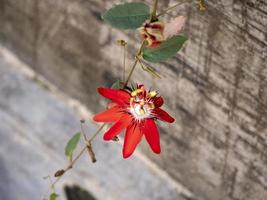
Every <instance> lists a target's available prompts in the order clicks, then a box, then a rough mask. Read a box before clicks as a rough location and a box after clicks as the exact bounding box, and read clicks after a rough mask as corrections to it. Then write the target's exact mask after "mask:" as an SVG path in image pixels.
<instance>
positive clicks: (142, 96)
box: [130, 89, 157, 120]
mask: <svg viewBox="0 0 267 200" xmlns="http://www.w3.org/2000/svg"><path fill="white" fill-rule="evenodd" d="M156 95H157V94H156V92H155V91H153V92H149V93H148V94H147V95H146V91H144V90H143V89H137V90H134V91H133V92H132V93H131V96H132V97H131V99H130V112H131V114H132V115H133V117H134V118H135V119H136V120H142V119H145V118H149V117H151V116H152V110H153V109H154V104H153V102H152V101H151V99H153V98H154V97H155V96H156Z"/></svg>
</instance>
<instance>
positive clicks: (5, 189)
mask: <svg viewBox="0 0 267 200" xmlns="http://www.w3.org/2000/svg"><path fill="white" fill-rule="evenodd" d="M3 160H4V159H2V157H0V177H1V182H0V199H12V196H11V194H12V192H11V191H12V188H11V187H10V185H9V181H8V180H9V173H8V170H7V169H6V166H5V164H4V162H3Z"/></svg>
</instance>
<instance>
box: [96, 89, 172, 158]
mask: <svg viewBox="0 0 267 200" xmlns="http://www.w3.org/2000/svg"><path fill="white" fill-rule="evenodd" d="M98 92H99V93H100V94H101V95H102V96H104V97H106V98H107V99H110V100H111V101H112V102H111V103H110V104H109V106H108V109H107V110H106V111H104V112H101V113H98V114H96V115H95V116H94V117H93V119H94V121H97V122H111V123H114V124H113V125H112V126H111V127H110V128H109V130H108V131H106V132H105V134H104V136H103V138H104V140H112V139H113V138H114V137H115V136H117V135H118V134H119V133H121V132H122V131H123V130H124V129H126V133H125V137H124V144H123V150H122V153H123V157H124V158H128V157H129V156H131V155H132V153H133V152H134V150H135V148H136V146H137V145H138V144H139V142H140V141H141V138H142V136H143V135H144V136H145V138H146V140H147V142H148V144H149V145H150V147H151V149H152V150H153V152H154V153H157V154H159V153H160V152H161V148H160V136H159V131H158V128H157V125H156V122H155V121H156V120H157V119H159V120H162V121H165V122H169V123H172V122H174V119H173V118H172V117H171V116H170V115H169V114H168V113H167V112H165V111H164V110H162V109H161V108H160V107H161V106H162V105H163V98H162V97H160V96H158V94H157V92H156V91H147V90H146V89H145V87H144V86H143V85H137V87H136V88H135V89H131V90H129V91H128V90H122V89H111V88H98Z"/></svg>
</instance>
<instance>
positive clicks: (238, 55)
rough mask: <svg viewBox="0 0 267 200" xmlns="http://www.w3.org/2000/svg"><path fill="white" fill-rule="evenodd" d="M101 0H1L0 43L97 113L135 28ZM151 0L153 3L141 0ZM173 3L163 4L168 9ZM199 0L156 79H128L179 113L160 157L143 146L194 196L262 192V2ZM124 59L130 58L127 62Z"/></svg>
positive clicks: (265, 8)
mask: <svg viewBox="0 0 267 200" xmlns="http://www.w3.org/2000/svg"><path fill="white" fill-rule="evenodd" d="M118 2H124V1H117V0H116V1H107V0H78V1H74V0H57V1H55V0H45V1H38V0H24V1H16V0H0V27H1V28H0V43H1V44H2V45H4V46H5V47H6V48H8V49H9V50H11V51H12V52H14V53H15V54H16V55H17V56H18V57H19V58H20V59H22V60H23V61H24V62H25V63H27V64H28V65H29V66H30V67H32V68H33V69H34V70H35V71H36V72H38V73H40V74H41V75H43V76H44V77H45V78H46V79H47V80H49V81H50V82H51V83H53V84H54V85H56V86H57V87H58V88H59V89H60V90H62V91H64V92H65V93H66V94H68V95H70V96H71V97H74V98H76V99H78V100H79V101H81V102H82V103H84V104H85V105H86V106H87V107H88V108H89V109H90V110H92V111H93V112H97V111H100V110H102V109H103V108H104V103H103V100H102V99H101V98H100V97H99V95H97V94H96V88H97V87H99V86H110V85H111V84H112V82H114V81H115V80H116V79H117V78H119V77H120V76H121V71H122V65H121V63H122V58H121V56H120V55H122V51H121V48H119V47H118V46H117V45H116V42H115V41H116V40H117V39H125V40H126V41H127V42H128V44H129V45H128V52H129V53H128V58H129V59H132V58H133V55H134V52H135V49H136V48H137V46H138V45H139V44H140V38H139V36H138V34H136V33H134V32H132V31H131V32H130V31H126V32H122V31H119V30H114V29H112V28H111V27H109V26H108V25H105V24H104V23H103V22H102V20H101V13H103V12H104V11H105V10H106V9H108V8H110V7H111V6H112V5H114V3H118ZM146 2H147V3H148V4H152V1H146ZM175 2H177V1H171V0H165V1H159V4H160V5H159V6H160V8H166V7H167V6H169V5H172V4H174V3H175ZM196 2H197V1H193V2H192V3H185V4H183V5H182V6H180V7H178V8H177V9H176V10H175V11H174V12H172V13H171V15H167V16H166V17H164V18H163V20H169V18H170V17H171V16H175V15H177V14H182V15H185V16H186V17H187V23H186V27H185V30H184V34H185V35H187V36H188V37H189V41H188V42H187V44H186V45H185V47H184V48H183V50H182V51H181V52H180V53H179V55H177V56H176V57H175V58H173V59H170V60H169V61H168V62H166V63H160V64H157V65H154V67H155V68H156V69H157V70H158V71H159V72H160V74H161V75H162V79H161V80H160V81H158V80H157V79H153V78H152V77H150V76H149V74H146V73H144V72H143V71H142V70H141V69H137V70H136V72H135V73H134V76H133V80H136V81H138V82H143V83H145V84H146V85H148V86H151V87H153V88H156V89H158V90H159V91H160V94H161V95H162V96H164V97H165V99H166V105H165V109H166V110H168V111H169V112H170V113H171V114H172V115H174V116H175V118H176V123H175V124H174V125H165V124H161V127H162V129H161V138H162V149H163V152H162V154H161V156H154V155H153V154H152V153H151V152H150V150H149V148H148V147H147V145H145V144H142V145H141V149H142V153H143V154H145V155H146V156H147V157H149V158H150V159H151V160H152V161H153V162H155V163H156V164H157V165H158V166H159V167H160V168H162V169H163V170H165V171H166V172H167V173H168V174H169V175H171V176H172V177H173V178H174V179H175V180H176V181H177V182H179V183H181V184H183V185H184V186H186V187H187V188H188V189H189V190H190V191H191V192H192V193H193V194H195V196H196V197H197V199H207V200H228V199H229V200H266V199H267V87H266V86H267V66H266V61H267V28H266V27H267V2H266V1H264V0H217V1H209V0H207V1H206V4H207V10H206V11H205V12H200V11H199V10H198V7H197V5H196ZM127 63H128V64H130V61H128V62H127Z"/></svg>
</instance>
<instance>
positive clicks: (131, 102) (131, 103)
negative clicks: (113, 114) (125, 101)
mask: <svg viewBox="0 0 267 200" xmlns="http://www.w3.org/2000/svg"><path fill="white" fill-rule="evenodd" d="M133 102H134V98H130V106H131V107H132V106H133Z"/></svg>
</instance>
